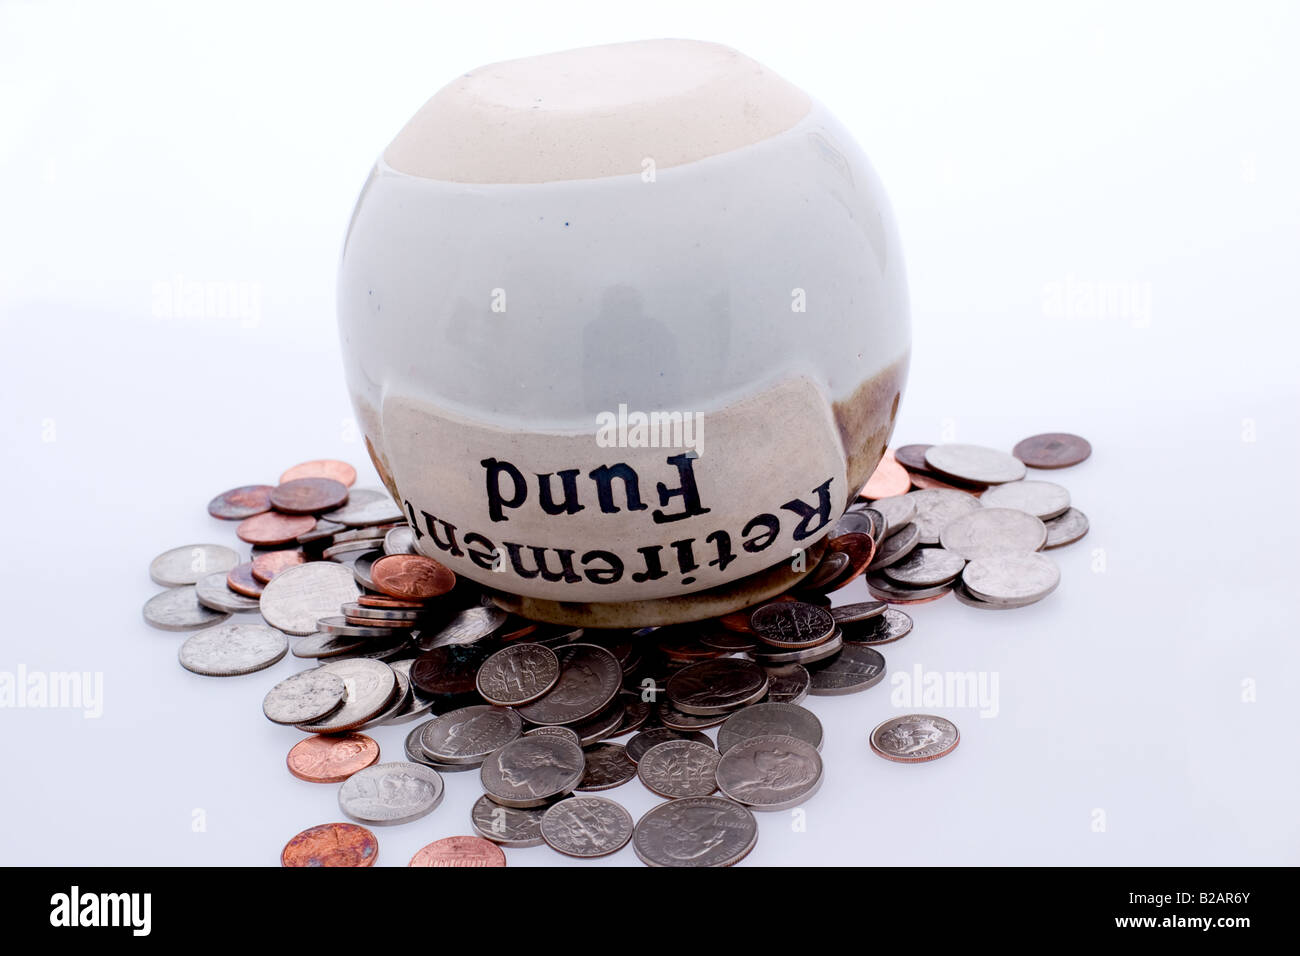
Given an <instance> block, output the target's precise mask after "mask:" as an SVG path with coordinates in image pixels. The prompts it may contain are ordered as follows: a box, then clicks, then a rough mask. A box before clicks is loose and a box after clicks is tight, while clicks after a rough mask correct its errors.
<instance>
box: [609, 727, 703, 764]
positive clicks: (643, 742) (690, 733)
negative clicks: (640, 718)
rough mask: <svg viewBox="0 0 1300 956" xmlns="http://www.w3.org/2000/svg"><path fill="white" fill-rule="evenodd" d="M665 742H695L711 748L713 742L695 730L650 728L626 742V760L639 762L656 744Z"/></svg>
mask: <svg viewBox="0 0 1300 956" xmlns="http://www.w3.org/2000/svg"><path fill="white" fill-rule="evenodd" d="M665 740H695V741H698V742H699V743H702V744H708V745H709V746H710V747H712V746H713V741H712V740H710V739H709V738H708V736H707V735H705V734H702V733H700V732H699V731H696V730H673V729H672V728H671V727H651V728H650V729H649V730H643V731H641V732H640V733H639V734H636V735H634V736H633V737H632V739H631V740H629V741H628V742H627V748H626V753H627V759H628V760H630V761H632V762H633V763H637V762H638V761H640V759H641V757H642V756H643V755H644V754H645V752H646V751H647V750H649V749H650V748H651V747H653V746H655V745H656V744H661V743H663V742H664V741H665Z"/></svg>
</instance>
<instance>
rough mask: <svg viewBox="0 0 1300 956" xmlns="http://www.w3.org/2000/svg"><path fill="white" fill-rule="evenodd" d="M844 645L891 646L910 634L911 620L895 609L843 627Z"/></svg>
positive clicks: (889, 609)
mask: <svg viewBox="0 0 1300 956" xmlns="http://www.w3.org/2000/svg"><path fill="white" fill-rule="evenodd" d="M842 629H843V631H844V643H845V644H892V643H893V642H894V641H897V640H899V639H901V638H904V637H906V636H907V635H908V634H910V633H911V632H912V619H911V618H910V617H908V616H907V614H905V613H904V612H902V611H900V610H898V609H897V608H893V607H891V608H888V609H886V610H885V613H884V614H882V615H880V617H875V618H872V619H871V620H869V621H862V622H850V623H847V624H845V625H843V628H842Z"/></svg>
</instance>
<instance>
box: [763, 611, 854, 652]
mask: <svg viewBox="0 0 1300 956" xmlns="http://www.w3.org/2000/svg"><path fill="white" fill-rule="evenodd" d="M749 625H750V627H751V628H753V630H754V633H755V634H756V635H757V636H758V638H759V639H760V640H762V641H763V642H764V643H765V644H770V645H771V646H773V647H783V648H790V649H798V648H803V647H811V646H813V645H816V644H821V643H824V642H825V641H828V640H830V638H831V635H833V634H834V633H835V619H834V618H833V617H831V613H830V611H827V610H826V609H825V608H820V607H817V606H816V605H813V604H807V603H804V602H803V601H772V602H771V603H769V604H764V605H763V606H762V607H760V608H758V610H756V611H754V612H753V613H752V614H751V615H750V616H749Z"/></svg>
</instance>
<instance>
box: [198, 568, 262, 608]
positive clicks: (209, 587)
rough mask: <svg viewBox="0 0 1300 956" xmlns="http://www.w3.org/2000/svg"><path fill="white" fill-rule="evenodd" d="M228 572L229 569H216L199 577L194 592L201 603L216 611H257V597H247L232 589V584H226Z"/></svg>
mask: <svg viewBox="0 0 1300 956" xmlns="http://www.w3.org/2000/svg"><path fill="white" fill-rule="evenodd" d="M228 574H229V572H228V571H214V572H213V573H212V574H205V575H204V576H203V577H201V578H199V581H198V583H197V584H196V585H194V593H195V596H196V597H197V598H198V599H199V603H200V604H202V605H203V606H204V607H208V608H211V609H212V610H214V611H225V612H226V613H227V614H239V613H241V612H243V611H256V610H257V607H258V601H257V598H254V597H246V596H245V595H243V594H239V593H237V592H235V591H232V590H230V586H229V585H228V584H226V576H227V575H228Z"/></svg>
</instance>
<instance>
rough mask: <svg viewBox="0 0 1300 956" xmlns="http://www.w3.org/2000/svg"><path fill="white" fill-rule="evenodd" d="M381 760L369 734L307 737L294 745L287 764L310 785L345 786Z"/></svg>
mask: <svg viewBox="0 0 1300 956" xmlns="http://www.w3.org/2000/svg"><path fill="white" fill-rule="evenodd" d="M378 760H379V744H377V743H375V742H374V741H373V740H372V739H371V738H369V737H367V736H366V735H365V734H342V735H340V736H335V737H322V736H319V735H318V736H315V737H304V738H303V739H302V740H300V741H298V742H297V743H296V744H294V745H293V747H292V749H290V751H289V756H288V757H286V758H285V763H286V764H287V765H288V767H289V772H290V773H291V774H293V775H294V776H295V777H297V778H298V779H299V780H306V781H307V782H308V783H342V782H343V781H344V780H346V779H348V777H350V776H352V775H353V774H354V773H356V772H357V771H358V770H364V769H365V768H366V767H369V766H371V765H372V764H374V763H375V762H376V761H378Z"/></svg>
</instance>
